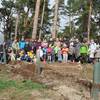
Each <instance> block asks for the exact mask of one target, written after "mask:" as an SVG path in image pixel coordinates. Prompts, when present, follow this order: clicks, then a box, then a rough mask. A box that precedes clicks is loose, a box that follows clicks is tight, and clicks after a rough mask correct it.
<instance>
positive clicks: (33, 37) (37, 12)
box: [32, 0, 41, 40]
mask: <svg viewBox="0 0 100 100" xmlns="http://www.w3.org/2000/svg"><path fill="white" fill-rule="evenodd" d="M40 3H41V0H37V2H36V7H35V15H34V23H33V32H32V39H34V40H35V39H36V34H37V28H38V17H39V10H40Z"/></svg>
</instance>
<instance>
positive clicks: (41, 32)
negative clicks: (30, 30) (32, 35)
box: [39, 0, 46, 39]
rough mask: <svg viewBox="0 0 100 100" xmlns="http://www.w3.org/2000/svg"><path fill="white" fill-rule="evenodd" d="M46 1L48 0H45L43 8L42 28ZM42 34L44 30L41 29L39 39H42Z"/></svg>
mask: <svg viewBox="0 0 100 100" xmlns="http://www.w3.org/2000/svg"><path fill="white" fill-rule="evenodd" d="M45 1H46V0H44V4H43V10H42V11H43V12H42V19H41V28H42V26H43V19H44V11H45ZM41 34H42V30H41V29H40V33H39V39H41Z"/></svg>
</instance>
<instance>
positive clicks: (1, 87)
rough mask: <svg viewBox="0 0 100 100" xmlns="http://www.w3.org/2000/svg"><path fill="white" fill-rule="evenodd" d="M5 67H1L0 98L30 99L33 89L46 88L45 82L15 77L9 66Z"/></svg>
mask: <svg viewBox="0 0 100 100" xmlns="http://www.w3.org/2000/svg"><path fill="white" fill-rule="evenodd" d="M0 66H1V65H0ZM3 67H4V68H0V69H1V70H0V100H30V97H31V95H32V94H31V93H32V91H36V90H41V89H44V88H46V87H45V86H44V85H43V84H39V83H34V82H33V81H31V80H24V79H22V80H21V79H20V80H16V79H13V78H12V77H13V74H12V73H11V72H10V71H9V70H8V68H7V67H6V66H3Z"/></svg>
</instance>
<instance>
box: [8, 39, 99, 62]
mask: <svg viewBox="0 0 100 100" xmlns="http://www.w3.org/2000/svg"><path fill="white" fill-rule="evenodd" d="M8 51H9V52H8V54H9V56H10V60H21V61H27V62H36V61H43V62H44V63H45V62H49V63H51V62H56V61H58V62H64V63H67V62H68V61H71V62H75V61H77V62H80V61H81V62H84V60H86V59H88V57H90V58H91V59H92V58H94V57H91V55H97V54H99V55H98V57H100V47H98V48H97V45H96V44H95V43H94V42H91V43H90V44H89V45H88V44H86V43H80V42H79V41H78V40H76V41H69V43H65V42H61V41H59V40H57V41H54V42H47V41H42V42H41V41H34V42H33V41H31V42H27V41H25V40H24V39H22V40H20V41H16V40H15V41H13V43H12V47H11V48H10V49H9V50H8ZM95 52H97V53H95Z"/></svg>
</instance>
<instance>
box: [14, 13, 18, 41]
mask: <svg viewBox="0 0 100 100" xmlns="http://www.w3.org/2000/svg"><path fill="white" fill-rule="evenodd" d="M18 23H19V14H18V15H17V17H16V25H15V39H17V32H18Z"/></svg>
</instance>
